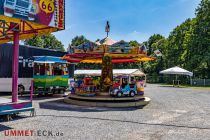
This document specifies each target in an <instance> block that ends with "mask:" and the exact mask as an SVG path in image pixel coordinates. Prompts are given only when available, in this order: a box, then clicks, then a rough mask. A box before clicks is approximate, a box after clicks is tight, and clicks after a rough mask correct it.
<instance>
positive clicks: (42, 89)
mask: <svg viewBox="0 0 210 140" xmlns="http://www.w3.org/2000/svg"><path fill="white" fill-rule="evenodd" d="M68 79H69V76H68V64H67V61H65V60H61V59H60V58H59V57H53V56H36V57H35V59H34V75H33V80H34V88H35V93H38V94H48V93H52V94H54V93H60V94H64V93H65V91H66V89H67V88H68V87H69V84H68Z"/></svg>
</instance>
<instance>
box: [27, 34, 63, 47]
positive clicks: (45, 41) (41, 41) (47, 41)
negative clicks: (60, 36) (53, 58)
mask: <svg viewBox="0 0 210 140" xmlns="http://www.w3.org/2000/svg"><path fill="white" fill-rule="evenodd" d="M24 44H25V45H31V46H36V47H40V48H48V49H55V50H59V51H64V50H65V49H64V45H63V44H62V43H61V42H60V41H59V40H57V39H56V37H55V36H54V35H53V34H49V35H44V36H34V37H33V38H31V39H27V40H25V41H24Z"/></svg>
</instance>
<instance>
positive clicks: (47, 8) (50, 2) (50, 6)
mask: <svg viewBox="0 0 210 140" xmlns="http://www.w3.org/2000/svg"><path fill="white" fill-rule="evenodd" d="M39 7H40V9H41V10H42V11H44V12H45V13H47V14H48V13H52V12H54V9H55V5H54V0H40V2H39Z"/></svg>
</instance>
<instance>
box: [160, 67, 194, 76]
mask: <svg viewBox="0 0 210 140" xmlns="http://www.w3.org/2000/svg"><path fill="white" fill-rule="evenodd" d="M160 74H173V75H188V76H193V73H192V72H190V71H187V70H185V69H182V68H180V67H177V66H176V67H173V68H169V69H166V70H163V71H161V72H160Z"/></svg>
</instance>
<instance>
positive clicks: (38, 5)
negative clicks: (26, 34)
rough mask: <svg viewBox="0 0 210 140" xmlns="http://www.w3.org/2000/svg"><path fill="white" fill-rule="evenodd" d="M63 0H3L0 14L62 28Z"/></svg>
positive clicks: (63, 23)
mask: <svg viewBox="0 0 210 140" xmlns="http://www.w3.org/2000/svg"><path fill="white" fill-rule="evenodd" d="M64 7H65V1H64V0H14V1H11V0H4V2H3V3H0V15H4V16H8V17H13V18H18V19H22V20H26V21H30V22H36V23H38V24H41V25H46V26H50V27H56V28H59V29H64V27H65V19H64V18H65V16H64V11H65V10H64Z"/></svg>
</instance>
